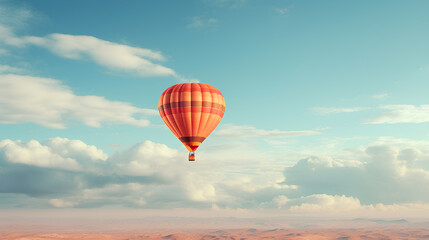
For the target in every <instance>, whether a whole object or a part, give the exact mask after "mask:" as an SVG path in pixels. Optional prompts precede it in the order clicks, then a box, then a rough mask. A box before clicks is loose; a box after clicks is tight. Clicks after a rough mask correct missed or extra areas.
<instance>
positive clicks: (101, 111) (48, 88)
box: [0, 74, 157, 128]
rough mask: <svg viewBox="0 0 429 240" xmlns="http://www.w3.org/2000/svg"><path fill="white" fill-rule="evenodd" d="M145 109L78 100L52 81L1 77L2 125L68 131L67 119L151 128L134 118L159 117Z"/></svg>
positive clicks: (92, 98) (94, 99)
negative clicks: (35, 126) (37, 126)
mask: <svg viewBox="0 0 429 240" xmlns="http://www.w3.org/2000/svg"><path fill="white" fill-rule="evenodd" d="M155 114H157V111H155V110H152V109H142V108H137V107H134V106H131V104H129V103H126V102H119V101H110V100H107V99H105V98H104V97H100V96H77V95H75V94H74V93H73V92H72V91H71V90H70V88H69V87H68V86H66V85H63V84H62V83H61V82H60V81H58V80H55V79H49V78H40V77H30V76H23V75H14V74H7V75H0V123H3V124H14V123H26V122H33V123H36V124H39V125H42V126H46V127H50V128H65V127H66V120H65V119H67V118H70V119H73V120H77V121H80V122H82V123H84V124H85V125H88V126H91V127H100V126H101V123H103V122H107V123H116V124H131V125H135V126H148V125H149V121H148V120H146V119H141V118H136V117H134V115H155Z"/></svg>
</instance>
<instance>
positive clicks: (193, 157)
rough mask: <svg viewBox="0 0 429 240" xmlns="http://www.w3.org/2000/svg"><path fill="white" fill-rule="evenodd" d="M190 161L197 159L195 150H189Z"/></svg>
mask: <svg viewBox="0 0 429 240" xmlns="http://www.w3.org/2000/svg"><path fill="white" fill-rule="evenodd" d="M189 161H195V152H189Z"/></svg>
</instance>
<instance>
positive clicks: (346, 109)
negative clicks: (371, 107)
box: [313, 107, 368, 115]
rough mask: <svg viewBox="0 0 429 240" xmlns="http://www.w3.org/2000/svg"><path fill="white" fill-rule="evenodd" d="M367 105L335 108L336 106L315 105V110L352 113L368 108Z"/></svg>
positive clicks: (322, 112)
mask: <svg viewBox="0 0 429 240" xmlns="http://www.w3.org/2000/svg"><path fill="white" fill-rule="evenodd" d="M367 109H368V108H366V107H353V108H335V107H315V108H313V110H314V111H315V112H317V113H319V114H323V115H327V114H336V113H350V112H359V111H363V110H367Z"/></svg>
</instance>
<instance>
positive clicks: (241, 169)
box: [0, 138, 429, 214]
mask: <svg viewBox="0 0 429 240" xmlns="http://www.w3.org/2000/svg"><path fill="white" fill-rule="evenodd" d="M251 148H252V147H249V149H251ZM232 149H236V147H234V146H233V147H231V149H229V150H228V149H226V152H225V153H224V152H223V151H222V153H220V154H218V155H216V154H213V153H212V152H210V151H208V152H205V151H202V152H201V154H200V155H199V159H198V162H195V163H197V164H195V163H189V162H187V161H186V153H185V151H183V152H180V151H178V150H176V149H173V148H170V147H168V146H166V145H164V144H159V143H154V142H152V141H144V142H142V143H138V144H136V145H135V146H133V147H131V148H129V149H125V150H123V151H119V152H116V153H115V154H113V155H111V156H107V155H106V154H104V153H103V152H102V151H101V150H100V149H98V148H96V147H95V146H89V145H87V144H85V143H83V142H81V141H79V140H69V139H64V138H53V139H48V140H46V141H43V142H37V141H35V140H32V141H29V142H26V143H23V142H20V141H12V140H3V141H1V142H0V195H1V194H3V195H1V196H8V198H10V196H11V195H10V194H17V195H16V199H17V201H18V199H20V200H19V201H20V203H19V204H23V205H25V206H34V204H38V206H41V205H43V203H44V204H45V206H52V207H57V208H62V207H80V208H82V207H83V208H90V207H100V206H123V207H138V208H152V209H153V208H189V207H190V208H206V209H210V208H211V207H212V206H216V208H219V209H230V208H232V209H243V208H244V209H261V208H262V209H267V208H268V209H270V208H281V209H282V211H286V212H291V213H312V212H329V213H338V214H341V213H343V212H353V213H356V212H359V211H368V212H371V211H380V212H383V211H384V212H389V211H391V210H392V211H393V210H394V211H397V212H398V211H399V212H400V211H402V212H404V211H405V212H406V211H411V210H412V209H414V210H416V209H425V207H426V209H427V204H426V203H428V202H429V196H428V194H427V193H428V192H429V189H428V186H429V172H428V170H426V169H424V168H420V167H417V166H419V165H418V164H417V163H418V162H421V161H427V160H428V159H429V150H428V149H427V145H416V147H415V148H410V147H407V146H404V144H402V145H400V146H396V145H395V144H391V145H389V146H386V145H377V146H371V147H368V148H366V149H359V150H355V151H354V152H357V151H362V153H357V154H356V155H350V156H349V158H350V159H349V160H344V159H337V158H330V157H320V156H319V157H309V158H305V159H302V160H300V161H298V162H297V163H296V164H294V165H292V166H290V167H286V169H285V170H284V172H282V171H281V170H280V169H281V168H284V167H285V164H284V163H283V164H278V165H275V166H271V167H267V166H266V165H270V164H273V163H272V162H270V161H267V159H266V158H264V155H263V154H262V155H256V156H253V155H254V154H253V153H252V152H250V153H249V155H245V157H244V159H243V162H241V163H238V164H237V165H234V160H235V161H241V160H240V159H239V158H238V157H239V156H238V155H239V152H240V151H239V149H236V151H235V152H234V151H232ZM217 151H218V152H219V150H217ZM246 152H247V150H246ZM208 153H209V154H208ZM223 154H226V156H222V155H223ZM229 155H231V156H232V157H228V156H229ZM252 156H253V158H255V159H260V162H257V161H255V160H253V159H252ZM353 156H355V158H352V157H353ZM246 159H247V162H246V161H245V160H246ZM253 161H255V162H253ZM243 163H245V164H243ZM4 194H9V195H4ZM23 195H26V196H29V198H31V199H32V200H31V202H28V201H27V200H28V199H27V200H26V199H25V198H22V197H18V196H23ZM3 202H4V201H3ZM3 204H6V203H3ZM7 204H9V205H10V204H11V203H10V201H9V203H7ZM14 204H17V203H14ZM28 204H30V205H28ZM425 204H426V205H425ZM9 205H8V206H9ZM414 210H413V211H414ZM417 212H418V211H417Z"/></svg>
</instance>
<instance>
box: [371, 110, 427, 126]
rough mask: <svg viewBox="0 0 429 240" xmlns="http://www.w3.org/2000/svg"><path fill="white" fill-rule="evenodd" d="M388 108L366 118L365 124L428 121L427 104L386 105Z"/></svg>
mask: <svg viewBox="0 0 429 240" xmlns="http://www.w3.org/2000/svg"><path fill="white" fill-rule="evenodd" d="M381 109H385V110H389V112H384V113H382V114H380V115H378V116H375V117H373V118H370V119H368V120H367V121H366V122H365V123H366V124H395V123H424V122H429V105H420V106H415V105H386V106H382V107H381Z"/></svg>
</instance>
